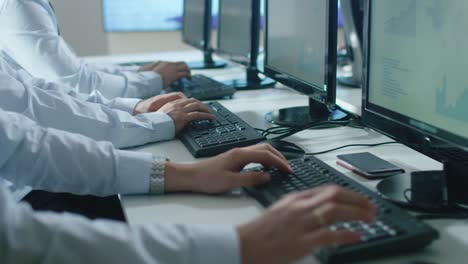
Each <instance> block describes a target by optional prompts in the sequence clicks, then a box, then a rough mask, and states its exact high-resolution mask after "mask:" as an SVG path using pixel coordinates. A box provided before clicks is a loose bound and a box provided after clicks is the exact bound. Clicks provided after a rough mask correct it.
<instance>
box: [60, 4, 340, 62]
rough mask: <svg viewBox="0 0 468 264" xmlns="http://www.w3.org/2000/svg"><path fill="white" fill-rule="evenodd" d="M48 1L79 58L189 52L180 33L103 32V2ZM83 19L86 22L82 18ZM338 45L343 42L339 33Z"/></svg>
mask: <svg viewBox="0 0 468 264" xmlns="http://www.w3.org/2000/svg"><path fill="white" fill-rule="evenodd" d="M107 1H112V0H107ZM51 2H52V3H53V5H54V8H55V10H56V13H57V18H58V21H59V25H60V30H61V33H62V34H63V37H64V38H65V39H66V40H67V42H68V43H69V44H70V45H71V46H72V47H73V49H74V50H75V51H76V53H77V54H78V55H79V56H93V55H117V54H133V53H147V52H164V51H175V50H180V51H182V50H190V49H191V47H189V46H187V45H186V44H184V43H183V42H182V36H181V33H180V31H139V32H136V31H135V32H105V31H104V27H103V22H104V20H103V10H102V8H103V4H102V2H103V1H102V0H80V1H75V0H51ZM84 17H85V18H86V19H83V18H84ZM90 40H92V41H90ZM212 40H213V41H215V40H216V36H213V37H212ZM339 43H343V36H342V33H341V31H340V32H339Z"/></svg>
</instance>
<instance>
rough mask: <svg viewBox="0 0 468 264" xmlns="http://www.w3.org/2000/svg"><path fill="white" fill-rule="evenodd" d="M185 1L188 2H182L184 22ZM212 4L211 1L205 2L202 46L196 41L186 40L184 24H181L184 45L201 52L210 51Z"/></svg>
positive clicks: (206, 0)
mask: <svg viewBox="0 0 468 264" xmlns="http://www.w3.org/2000/svg"><path fill="white" fill-rule="evenodd" d="M187 1H190V0H184V7H183V21H185V16H186V12H185V10H186V9H185V6H186V3H187ZM211 7H212V3H211V0H205V14H204V17H203V27H204V29H203V42H204V43H203V44H200V43H198V42H197V41H195V40H193V39H189V38H187V35H186V34H185V33H186V30H185V23H184V22H182V41H183V42H184V43H186V44H187V45H189V46H192V47H194V48H196V49H199V50H202V51H210V50H211V19H212V13H211V12H212V10H211V9H212V8H211Z"/></svg>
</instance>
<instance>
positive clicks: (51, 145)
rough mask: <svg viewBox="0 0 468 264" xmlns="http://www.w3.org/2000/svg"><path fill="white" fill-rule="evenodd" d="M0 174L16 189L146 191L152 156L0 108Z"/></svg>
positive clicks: (99, 193)
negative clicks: (37, 121)
mask: <svg viewBox="0 0 468 264" xmlns="http://www.w3.org/2000/svg"><path fill="white" fill-rule="evenodd" d="M0 146H2V147H1V151H0V176H1V177H3V178H4V179H6V180H8V181H10V182H12V183H13V184H14V185H15V186H17V187H23V186H31V187H33V188H34V189H39V190H46V191H51V192H68V193H75V194H83V195H87V194H90V195H97V196H109V195H114V194H117V193H122V194H142V193H148V191H149V184H150V175H151V167H152V161H153V157H152V155H151V154H147V153H140V152H131V151H122V150H116V149H114V146H113V145H112V144H111V143H109V142H104V141H102V142H96V141H94V140H92V139H90V138H87V137H84V136H82V135H78V134H72V133H67V132H64V131H61V130H55V129H52V128H43V127H40V126H38V125H37V124H36V123H35V122H34V121H32V120H30V119H28V118H26V117H25V116H23V115H21V114H16V113H12V112H6V111H3V110H0Z"/></svg>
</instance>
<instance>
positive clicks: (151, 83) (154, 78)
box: [138, 71, 164, 95]
mask: <svg viewBox="0 0 468 264" xmlns="http://www.w3.org/2000/svg"><path fill="white" fill-rule="evenodd" d="M138 74H140V75H141V76H142V77H143V78H144V79H145V80H146V81H147V82H148V88H149V91H148V92H149V94H150V95H157V94H160V93H161V92H162V91H164V84H163V79H162V76H161V75H159V74H158V73H156V72H154V71H145V72H138Z"/></svg>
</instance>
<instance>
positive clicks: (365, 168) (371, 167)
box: [336, 152, 405, 179]
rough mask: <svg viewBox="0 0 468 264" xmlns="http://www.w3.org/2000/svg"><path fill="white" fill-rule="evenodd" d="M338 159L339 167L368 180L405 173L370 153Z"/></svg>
mask: <svg viewBox="0 0 468 264" xmlns="http://www.w3.org/2000/svg"><path fill="white" fill-rule="evenodd" d="M337 158H338V161H337V162H336V163H337V164H338V165H340V166H342V167H344V168H347V169H348V170H351V171H352V172H354V173H356V174H359V175H361V176H363V177H365V178H368V179H380V178H384V177H388V176H393V175H396V174H400V173H404V172H405V170H404V169H402V168H400V167H398V166H396V165H394V164H392V163H390V162H388V161H386V160H384V159H381V158H379V157H377V156H375V155H374V154H372V153H369V152H362V153H354V154H347V155H338V156H337Z"/></svg>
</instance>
